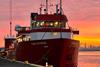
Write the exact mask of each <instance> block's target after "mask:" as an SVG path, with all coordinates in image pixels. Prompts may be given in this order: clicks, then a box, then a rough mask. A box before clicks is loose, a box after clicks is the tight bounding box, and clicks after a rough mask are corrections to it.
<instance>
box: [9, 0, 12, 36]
mask: <svg viewBox="0 0 100 67" xmlns="http://www.w3.org/2000/svg"><path fill="white" fill-rule="evenodd" d="M9 14H10V17H9V20H10V36H12V0H10V6H9Z"/></svg>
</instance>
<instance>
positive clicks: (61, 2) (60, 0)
mask: <svg viewBox="0 0 100 67" xmlns="http://www.w3.org/2000/svg"><path fill="white" fill-rule="evenodd" d="M60 14H62V0H60Z"/></svg>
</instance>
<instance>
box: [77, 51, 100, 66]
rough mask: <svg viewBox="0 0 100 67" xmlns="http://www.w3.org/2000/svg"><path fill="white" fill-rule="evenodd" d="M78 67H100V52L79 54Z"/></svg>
mask: <svg viewBox="0 0 100 67" xmlns="http://www.w3.org/2000/svg"><path fill="white" fill-rule="evenodd" d="M78 67H100V51H92V52H89V51H88V52H79V58H78Z"/></svg>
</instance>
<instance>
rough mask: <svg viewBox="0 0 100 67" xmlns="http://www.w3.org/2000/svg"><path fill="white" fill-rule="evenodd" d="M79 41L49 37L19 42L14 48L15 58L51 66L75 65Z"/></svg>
mask: <svg viewBox="0 0 100 67" xmlns="http://www.w3.org/2000/svg"><path fill="white" fill-rule="evenodd" d="M78 47H79V41H76V40H71V39H50V40H37V41H28V42H20V43H18V45H17V48H16V59H17V60H20V61H29V62H30V63H34V64H39V65H45V63H46V62H48V64H49V65H53V67H77V59H78Z"/></svg>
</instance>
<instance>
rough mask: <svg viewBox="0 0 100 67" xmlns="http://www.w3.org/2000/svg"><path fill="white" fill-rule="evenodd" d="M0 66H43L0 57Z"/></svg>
mask: <svg viewBox="0 0 100 67" xmlns="http://www.w3.org/2000/svg"><path fill="white" fill-rule="evenodd" d="M0 67H43V66H38V65H35V64H25V63H23V62H22V63H21V62H17V61H11V60H8V59H4V58H0Z"/></svg>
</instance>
